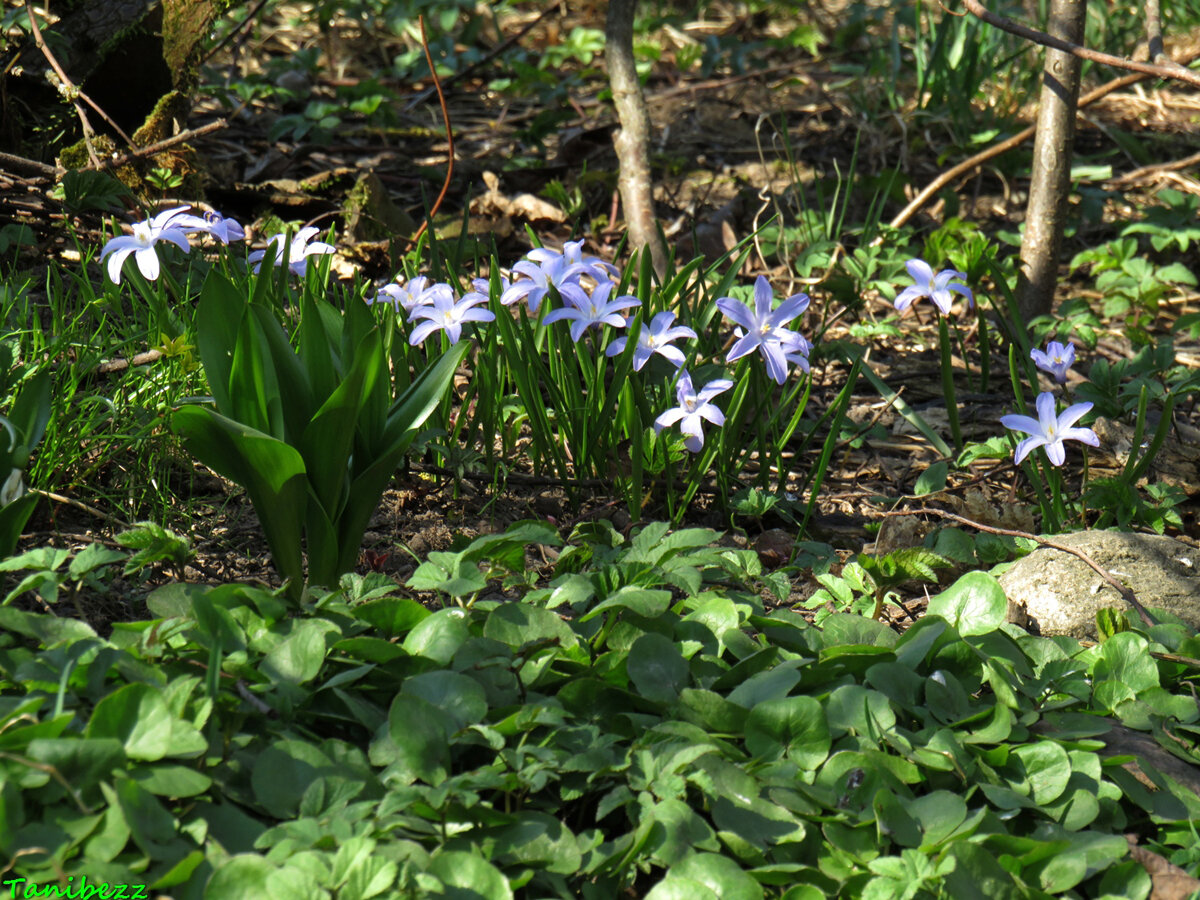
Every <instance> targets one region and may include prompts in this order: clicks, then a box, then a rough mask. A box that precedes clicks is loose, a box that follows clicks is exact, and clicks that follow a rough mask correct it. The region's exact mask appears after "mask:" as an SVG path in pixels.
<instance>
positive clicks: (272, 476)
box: [171, 406, 308, 597]
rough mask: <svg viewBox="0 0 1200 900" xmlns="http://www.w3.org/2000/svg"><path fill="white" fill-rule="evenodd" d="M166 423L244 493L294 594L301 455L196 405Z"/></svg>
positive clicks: (303, 496)
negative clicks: (241, 487)
mask: <svg viewBox="0 0 1200 900" xmlns="http://www.w3.org/2000/svg"><path fill="white" fill-rule="evenodd" d="M171 425H172V428H173V429H174V430H175V432H176V433H177V434H179V435H180V437H182V438H183V440H184V444H185V446H186V447H187V448H188V451H189V452H190V453H192V454H193V455H194V456H195V457H196V458H197V459H199V460H200V461H201V462H202V463H204V464H205V465H206V466H208V467H209V468H211V469H212V470H213V471H215V472H217V473H219V474H221V475H224V476H225V477H226V478H229V479H231V480H232V481H235V482H237V483H238V484H240V485H242V486H243V487H244V488H245V489H246V493H247V494H249V495H250V502H251V503H253V504H254V509H255V511H256V512H257V513H258V517H259V521H260V522H261V524H262V527H263V532H264V534H265V535H266V538H267V544H268V545H269V546H270V548H271V556H272V558H274V560H275V565H276V567H277V568H278V569H279V572H280V574H281V575H283V577H284V578H288V579H291V582H292V588H291V590H292V592H293V596H294V597H298V596H299V593H300V591H301V590H302V588H303V584H304V564H303V558H302V556H301V552H300V547H301V537H302V529H303V527H304V520H305V507H306V505H307V503H308V497H307V494H308V487H307V483H306V479H305V469H304V460H303V458H301V456H300V454H299V452H298V451H297V450H296V449H295V448H293V447H289V446H288V445H287V444H285V443H283V442H282V441H279V440H276V439H275V438H273V437H271V436H270V435H266V434H263V433H262V432H261V431H257V430H255V429H253V428H250V427H248V426H246V425H242V424H240V423H238V422H234V421H233V420H232V419H228V418H226V417H225V416H222V415H221V414H220V413H216V412H213V411H212V410H210V409H207V408H205V407H202V406H185V407H183V408H182V409H178V410H176V411H175V414H174V416H173V417H172V421H171Z"/></svg>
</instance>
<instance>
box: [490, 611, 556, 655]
mask: <svg viewBox="0 0 1200 900" xmlns="http://www.w3.org/2000/svg"><path fill="white" fill-rule="evenodd" d="M483 636H484V637H486V638H491V639H492V640H494V641H499V642H500V643H502V644H507V645H508V646H509V647H512V648H513V649H514V650H517V649H520V648H521V647H523V646H525V645H526V644H532V643H534V642H535V641H547V640H554V641H558V643H559V645H560V646H563V647H569V646H574V645H575V644H576V643H577V639H576V637H575V632H574V631H572V630H571V626H570V625H568V624H567V623H566V622H564V621H563V620H562V617H561V616H559V615H558V614H556V613H554V612H551V611H550V610H548V609H545V608H543V607H541V606H533V605H531V604H529V603H502V604H500V605H499V606H497V607H496V608H495V609H493V610H492V611H491V612H490V613H489V614H488V617H487V621H486V622H484V623H483Z"/></svg>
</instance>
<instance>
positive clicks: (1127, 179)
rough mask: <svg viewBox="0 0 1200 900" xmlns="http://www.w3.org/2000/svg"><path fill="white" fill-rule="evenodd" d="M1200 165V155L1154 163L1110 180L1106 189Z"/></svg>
mask: <svg viewBox="0 0 1200 900" xmlns="http://www.w3.org/2000/svg"><path fill="white" fill-rule="evenodd" d="M1196 163H1200V153H1193V154H1191V155H1189V156H1185V157H1183V159H1176V160H1173V161H1172V162H1168V163H1154V164H1153V165H1150V166H1141V167H1140V168H1137V169H1133V170H1132V171H1129V172H1126V173H1125V174H1124V175H1117V176H1116V177H1114V178H1109V179H1108V180H1107V181H1105V182H1104V185H1105V187H1118V186H1120V185H1125V184H1133V183H1134V182H1136V181H1139V180H1141V179H1143V178H1146V177H1148V176H1150V175H1160V174H1162V173H1165V172H1178V171H1179V170H1180V169H1187V168H1190V167H1191V166H1194V165H1196Z"/></svg>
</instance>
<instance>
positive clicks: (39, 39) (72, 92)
mask: <svg viewBox="0 0 1200 900" xmlns="http://www.w3.org/2000/svg"><path fill="white" fill-rule="evenodd" d="M25 12H26V13H27V14H28V15H29V31H30V32H31V33H32V34H33V43H34V44H35V45H36V46H37V48H38V49H39V50H40V51H42V56H44V57H46V62H48V63H50V68H52V69H53V70H54V74H55V75H57V76H58V78H59V81H61V82H62V88H61V92H62V94H63V96H65V97H69V98H70V100H71V104H72V105H73V106H74V107H75V112H76V113H78V115H79V123H80V125H82V126H83V137H84V143H85V144H86V145H87V149H88V156H90V157H91V159H92V163H93V164H94V165H95V166H96V168H99V167H100V165H101V163H100V160H99V159H97V157H96V151H95V150H94V149H92V142H91V136H92V134H93V133H94V132H93V131H92V125H91V123H90V122H88V118H87V113H86V112H84V110H83V107H82V106H80V105H79V101H80V100H83V102H84V103H86V104H87V105H88V106H90V107H91V108H92V109H94V110H95V111H96V112H97V113H99V114H100V118H102V119H103V120H104V121H105V122H107V123H108V124H109V125H110V126H112V128H113V130H114V131H116V133H117V134H118V135H120V137H121V140H123V141H124V142H125V143H126V144H127V145H128V146H130V147H132V146H133V141H131V140H130V139H129V135H127V134H126V133H125V132H124V131H123V130H122V129H121V126H120V125H118V124H117V123H116V122H114V121H113V120H112V119H111V118H110V117H109V115H108V113H106V112H105V111H104V110H103V109H101V108H100V107H99V106H97V105H96V103H95V101H94V100H92V98H91V97H89V96H88V95H87V94H85V93H84V92H83V90H82V89H81V88H79V87H77V86H76V85H75V83H74V82H73V81H71V79H70V78H68V77H67V73H66V72H64V71H63V67H62V66H60V65H59V64H58V59H57V58H55V56H54V54H53V53H51V52H50V47H49V46H48V45H47V44H46V39H45V38H44V37H43V36H42V29H41V28H40V27H39V26H38V23H37V17H36V16H35V15H34V12H33V2H32V0H25Z"/></svg>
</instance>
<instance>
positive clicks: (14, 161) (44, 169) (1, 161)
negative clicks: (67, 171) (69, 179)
mask: <svg viewBox="0 0 1200 900" xmlns="http://www.w3.org/2000/svg"><path fill="white" fill-rule="evenodd" d="M0 167H8V168H10V169H15V170H17V171H26V172H32V173H34V174H35V175H42V176H45V177H46V178H57V177H58V176H59V174H60V173H61V172H62V170H61V169H59V168H58V167H56V166H50V165H47V164H46V163H44V162H38V160H36V159H26V158H25V157H24V156H15V155H13V154H12V153H0Z"/></svg>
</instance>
